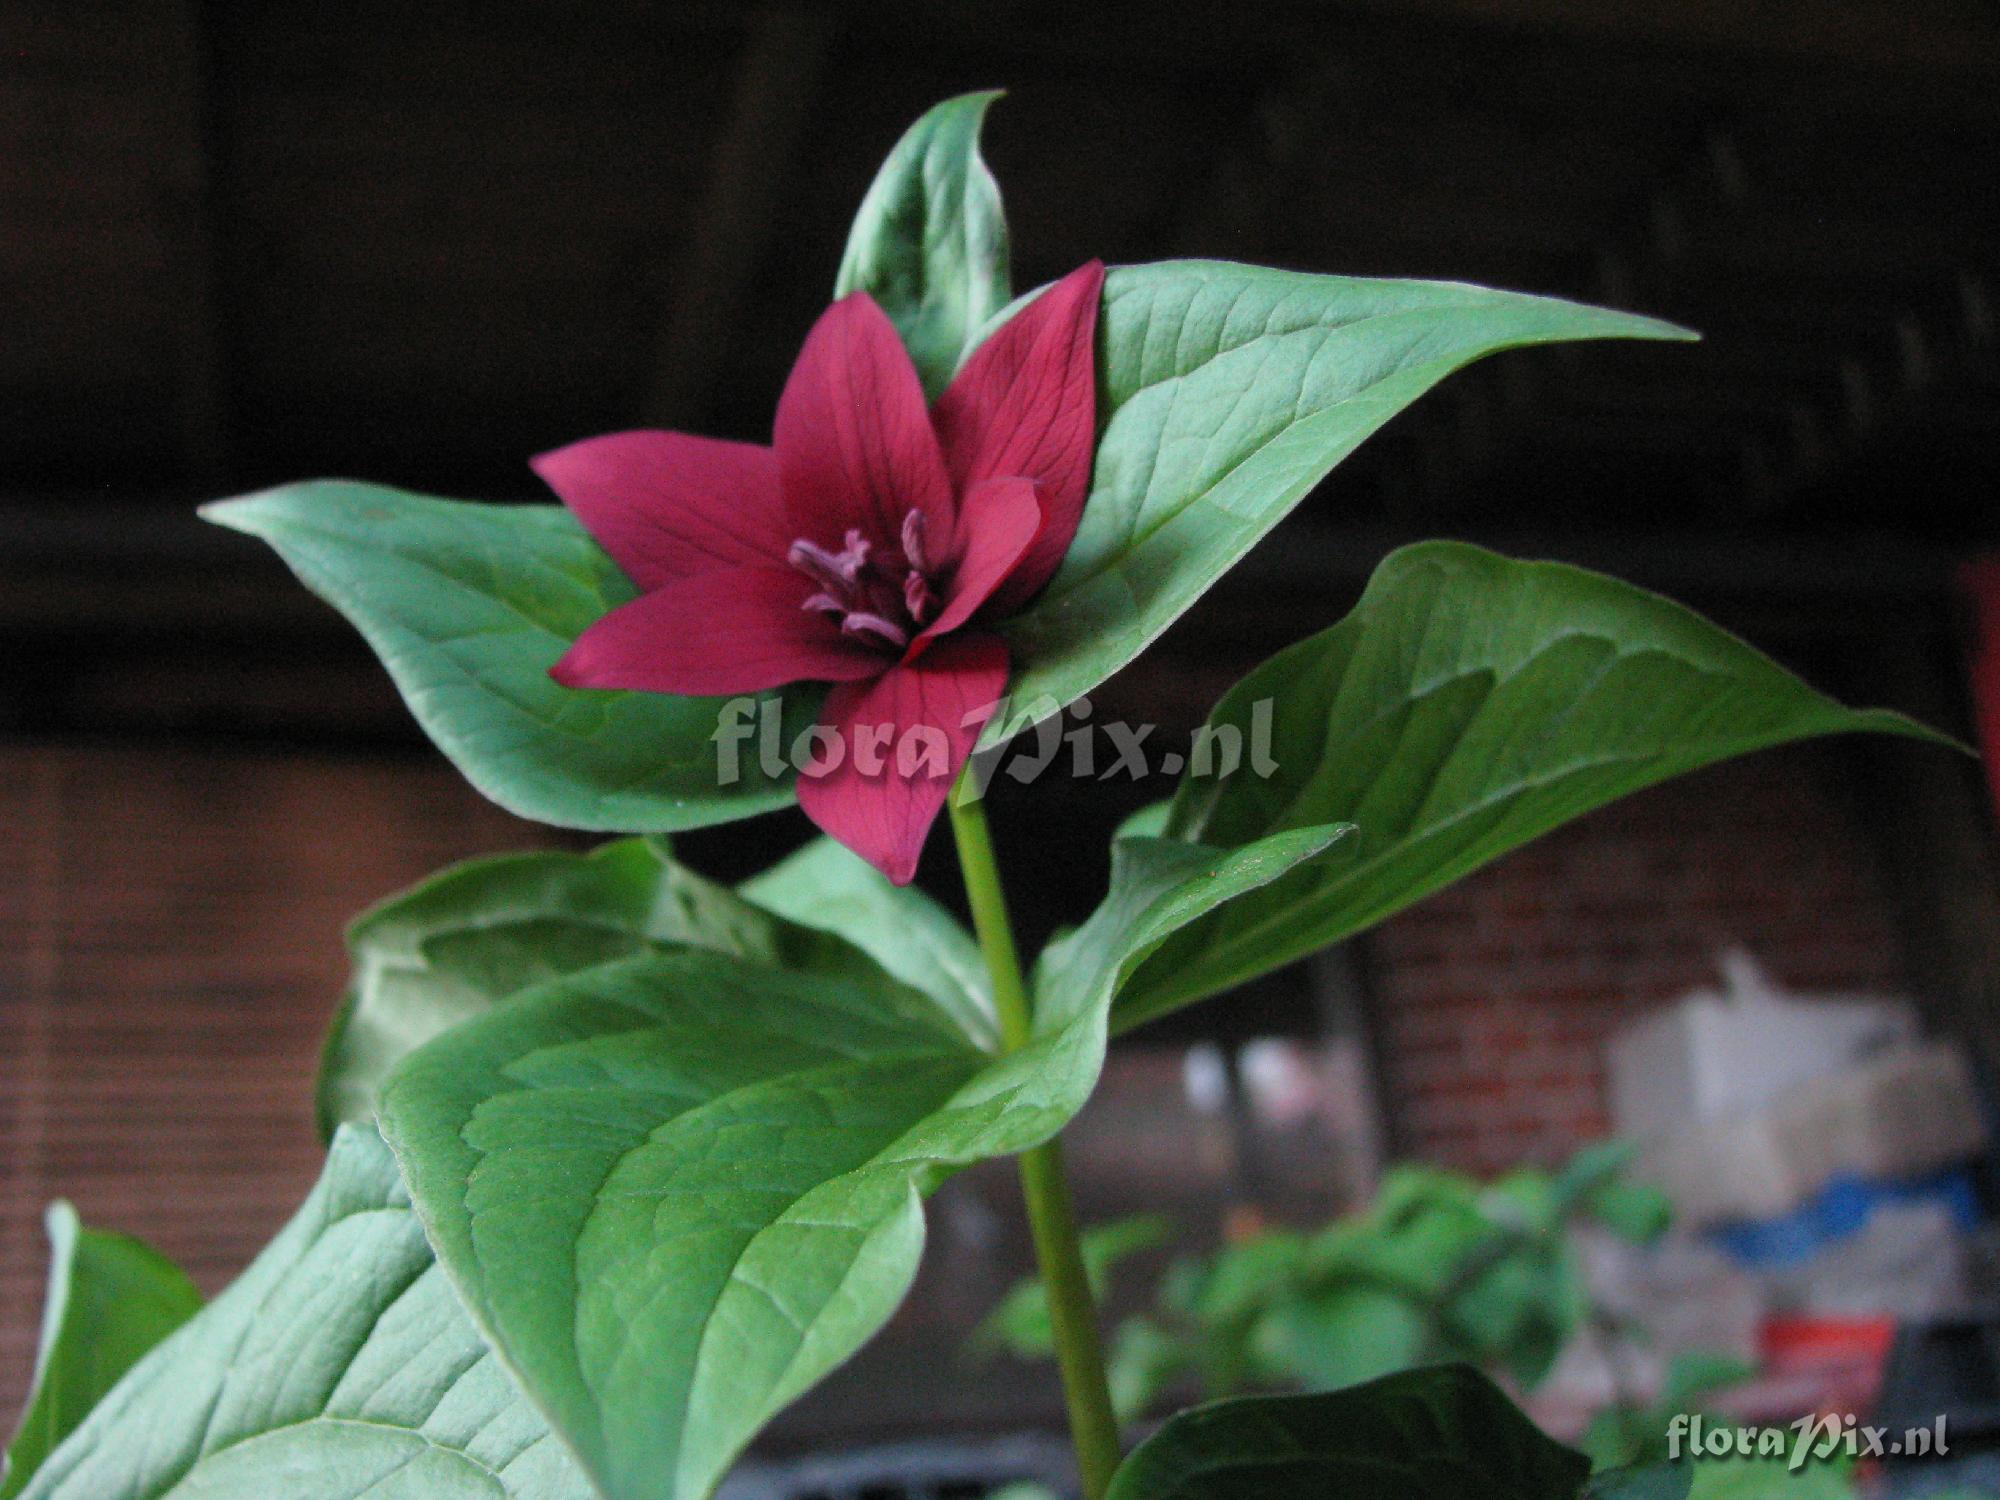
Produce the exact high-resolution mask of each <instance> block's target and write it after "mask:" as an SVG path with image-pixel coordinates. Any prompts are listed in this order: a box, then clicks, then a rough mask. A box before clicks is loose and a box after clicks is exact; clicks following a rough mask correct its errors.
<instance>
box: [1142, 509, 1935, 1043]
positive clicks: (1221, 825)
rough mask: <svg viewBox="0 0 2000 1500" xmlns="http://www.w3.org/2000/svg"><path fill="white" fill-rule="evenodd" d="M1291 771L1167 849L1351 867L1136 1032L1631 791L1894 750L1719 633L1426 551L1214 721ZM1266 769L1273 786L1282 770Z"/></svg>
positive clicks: (1909, 727) (1219, 937) (1623, 591)
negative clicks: (1732, 763) (1848, 739)
mask: <svg viewBox="0 0 2000 1500" xmlns="http://www.w3.org/2000/svg"><path fill="white" fill-rule="evenodd" d="M1260 724H1265V725H1268V735H1267V736H1266V738H1267V741H1268V743H1267V746H1266V751H1267V753H1268V755H1269V757H1270V759H1271V760H1272V761H1274V762H1275V769H1272V770H1270V774H1268V775H1261V774H1259V773H1258V770H1257V765H1256V761H1255V759H1254V758H1253V757H1252V756H1250V755H1249V754H1247V753H1246V755H1245V756H1244V759H1243V762H1242V764H1241V765H1240V766H1239V767H1238V768H1237V769H1236V771H1235V772H1234V773H1233V774H1229V775H1223V776H1217V777H1212V778H1206V779H1190V780H1188V781H1185V782H1184V783H1183V784H1182V786H1181V788H1180V790H1179V792H1178V794H1177V795H1176V796H1175V799H1174V803H1173V809H1172V812H1171V814H1170V815H1169V819H1168V832H1169V833H1170V834H1171V835H1172V836H1174V837H1178V838H1183V839H1189V840H1198V841H1200V842H1201V843H1202V844H1205V845H1215V846H1221V847H1229V846H1232V845H1235V844H1237V843H1240V842H1242V841H1245V840H1250V839H1259V838H1264V837H1266V836H1268V835H1270V834H1272V833H1276V832H1280V831H1283V830H1285V829H1289V828H1296V827H1299V826H1302V825H1320V824H1327V823H1334V822H1342V823H1351V824H1353V825H1354V826H1355V827H1356V828H1357V829H1358V832H1357V834H1356V836H1355V837H1353V838H1351V839H1349V840H1348V841H1347V844H1346V847H1345V849H1344V850H1343V851H1342V852H1341V854H1340V855H1338V856H1336V857H1335V858H1333V859H1330V860H1326V861H1322V862H1320V863H1318V864H1316V865H1313V866H1311V867H1309V868H1306V869H1303V870H1300V871H1297V872H1295V873H1293V874H1292V875H1290V876H1289V877H1287V878H1286V879H1284V880H1281V881H1277V882H1274V883H1273V884H1272V885H1271V886H1270V887H1269V888H1267V889H1266V890H1264V891H1262V892H1260V893H1259V894H1258V895H1257V896H1256V897H1254V898H1252V899H1249V900H1246V901H1242V902H1238V903H1236V904H1235V905H1233V906H1232V907H1231V908H1230V909H1229V910H1228V912H1226V913H1224V914H1221V915H1218V916H1215V917H1212V918H1210V919H1209V920H1207V921H1204V922H1202V923H1200V924H1197V925H1194V926H1191V927H1190V928H1189V929H1188V930H1187V931H1185V932H1183V933H1182V934H1181V935H1180V936H1178V937H1177V938H1176V939H1175V940H1174V941H1173V942H1171V943H1169V944H1167V945H1166V946H1165V947H1164V948H1163V949H1162V950H1161V951H1160V952H1159V953H1158V954H1156V955H1154V956H1153V958H1152V959H1151V960H1149V962H1148V963H1147V965H1146V967H1145V968H1144V969H1143V970H1142V971H1141V972H1140V973H1138V974H1137V975H1136V976H1134V978H1133V979H1132V981H1131V983H1130V984H1129V985H1128V986H1126V990H1125V993H1124V994H1123V995H1121V997H1120V999H1119V1004H1118V1013H1117V1017H1116V1023H1117V1025H1118V1027H1119V1028H1120V1029H1123V1028H1126V1027H1130V1026H1135V1025H1137V1024H1139V1023H1140V1022H1142V1021H1145V1020H1148V1019H1150V1018H1152V1017H1153V1016H1157V1015H1160V1014H1162V1013H1163V1012H1166V1011H1169V1010H1173V1009H1175V1008H1176V1007H1178V1006H1181V1005H1186V1004H1188V1003H1190V1002H1191V1001H1194V1000H1197V999H1200V998H1201V997H1203V996H1205V995H1210V994H1214V993H1216V992H1217V991H1219V990H1224V989H1228V988H1230V987H1232V986H1234V985H1237V984H1240V983H1242V982H1244V981H1245V980H1247V979H1250V978H1252V977H1254V976H1256V975H1258V974H1261V973H1265V972H1267V971H1268V970H1271V969H1274V968H1277V967H1278V966H1280V965H1282V964H1286V963H1289V962H1291V961H1292V960H1294V959H1297V958H1300V957H1302V956H1304V955H1305V954H1308V953H1310V952H1312V951H1313V950H1315V949H1317V948H1320V947H1323V946H1325V945H1326V944H1328V943H1332V942H1336V941H1338V940H1339V939H1341V938H1344V937H1348V936H1350V935H1352V934H1354V933H1357V932H1360V931H1362V930H1363V929H1364V928H1367V927H1370V926H1372V925H1373V924H1375V923H1377V922H1379V921H1381V920H1382V919H1383V918H1385V917H1387V916H1390V915H1392V914H1393V913H1395V912H1398V911H1400V910H1402V909H1403V908H1404V907H1406V906H1409V905H1411V904H1413V903H1415V902H1416V901H1418V900H1421V899H1422V898H1423V897H1425V896H1427V895H1429V894H1430V893H1431V892H1433V891H1435V890H1437V889H1439V888H1440V887H1442V886H1445V885H1448V884H1450V883H1451V882H1452V881H1454V880H1457V879H1458V878H1460V877H1461V876H1463V875H1466V874H1468V873H1470V872H1471V871H1473V870H1475V869H1477V868H1478V867H1479V866H1481V865H1483V864H1485V863H1487V862H1488V861H1489V860H1492V859H1494V858H1496V857H1498V856H1499V855H1501V854H1504V853H1506V852H1507V851H1508V850H1510V849H1514V848H1516V847H1518V846H1520V845H1521V844H1524V843H1526V842H1528V841H1529V840H1530V839H1533V838H1535V837H1536V836H1538V835H1540V834H1542V833H1546V832H1547V831H1548V830H1549V829H1551V828H1554V827H1556V826H1557V825H1559V824H1561V823H1564V822H1567V821H1569V820H1570V819H1572V818H1575V817H1578V816H1580V815H1582V814H1583V813H1586V812H1589V811H1590V810H1591V809H1593V808H1596V807H1600V806H1602V805H1603V804H1605V803H1607V802H1610V801H1612V800H1614V799H1616V798H1618V797H1621V796H1623V795H1625V794H1626V793H1628V792H1634V791H1637V790H1639V789H1640V788H1642V787H1647V786H1651V785H1653V784H1654V783H1656V782H1660V781H1664V780H1666V779H1667V778H1668V777H1671V776H1675V775H1678V774H1680V773H1682V772H1684V771H1692V770H1695V769H1697V768H1698V767H1701V766H1706V765H1710V764H1712V763H1714V762H1716V761H1720V760H1726V759H1728V758H1729V757H1731V756H1735V755H1742V754H1746V753H1748V752H1749V751H1752V750H1759V749H1763V748H1765V747H1767V746H1772V745H1780V744H1784V743H1786V742H1788V741H1792V740H1798V739H1805V738H1808V737H1811V736H1815V735H1827V734H1840V733H1851V732H1856V731H1864V730H1865V731H1880V732H1883V733H1890V734H1903V735H1911V736H1916V737H1920V738H1928V739H1933V740H1937V741H1939V742H1940V743H1945V744H1949V743H1951V742H1950V741H1948V740H1945V739H1944V737H1943V736H1940V735H1936V734H1934V733H1932V732H1931V731H1929V730H1927V729H1924V728H1923V727H1921V726H1920V725H1917V724H1915V723H1913V722H1911V721H1910V720H1908V719H1905V718H1903V717H1901V716H1899V715H1896V714H1892V713H1887V712H1883V711H1880V710H1869V711H1856V710H1851V709H1847V708H1843V707H1842V706H1841V705H1840V704H1838V703H1835V702H1834V701H1833V700H1832V699H1830V698H1827V697H1824V696H1822V695H1821V694H1819V693H1817V692H1814V691H1813V690H1812V689H1811V688H1809V687H1807V686H1806V685H1805V684H1804V683H1802V682H1800V681H1799V680H1798V679H1797V678H1796V677H1793V676H1792V675H1791V674H1790V673H1788V672H1786V671H1785V670H1784V669H1783V668H1781V667H1779V666H1778V665H1777V664H1776V663H1775V662H1773V661H1771V660H1770V659H1769V658H1768V657H1766V656H1763V655H1762V654H1760V653H1759V652H1756V651H1753V650H1752V649H1751V648H1750V647H1748V646H1746V645H1745V644H1743V643H1742V642H1741V641H1739V640H1737V639H1736V638H1735V637H1733V636H1731V635H1728V634H1726V633H1725V632H1723V631H1721V630H1718V629H1716V628H1715V627H1714V626H1713V625H1710V624H1709V623H1708V622H1706V621H1705V620H1703V619H1701V618H1700V617H1699V616H1698V615H1695V614H1693V613H1691V612H1690V611H1688V610H1685V609H1683V608H1681V607H1680V606H1679V605H1677V604H1673V603H1671V602H1669V601H1668V600H1665V599H1662V598H1660V597H1659V596H1658V595H1655V594H1649V593H1646V592H1645V591H1643V590H1641V589H1636V588H1633V587H1631V586H1630V585H1628V584H1623V583H1618V582H1616V581H1615V580H1613V579H1609V578H1605V577H1601V576H1600V575H1598V574H1595V573H1587V572H1584V571H1583V570H1581V569H1579V568H1572V567H1566V566H1563V565H1561V564H1557V563H1523V562H1512V561H1509V560H1508V559H1506V558H1502V557H1496V556H1495V555H1493V554H1492V553H1490V552H1485V551H1481V550H1480V549H1479V548H1476V547H1469V546H1464V545H1461V544H1458V543H1453V542H1429V543H1424V544H1421V545H1418V546H1414V547H1406V548H1404V549H1403V550H1401V551H1399V552H1397V553H1395V554H1393V555H1392V556H1391V557H1389V558H1388V559H1387V560H1386V561H1385V562H1384V563H1383V564H1382V566H1381V567H1380V568H1378V569H1377V570H1376V573H1375V576H1374V578H1373V579H1372V580H1371V581H1370V583H1369V585H1368V588H1367V591H1366V592H1365V593H1364V594H1363V595H1362V598H1361V601H1360V603H1359V604H1357V605H1356V606H1355V608H1354V612H1353V613H1352V614H1350V615H1349V616H1348V617H1347V618H1346V619H1345V620H1343V621H1341V622H1340V623H1339V624H1338V625H1335V626H1334V627H1333V628H1332V629H1330V630H1327V631H1324V632H1322V633H1321V634H1319V635H1316V636H1313V637H1311V638H1309V639H1307V640H1305V641H1301V642H1300V643H1299V644H1298V645H1296V646H1293V647H1290V648H1289V649H1287V650H1285V651H1282V652H1280V653H1279V654H1278V655H1277V656H1275V657H1273V658H1271V660H1270V661H1268V662H1266V663H1265V664H1264V665H1263V666H1261V667H1259V668H1258V669H1257V670H1256V671H1254V672H1252V673H1251V674H1250V675H1249V676H1248V677H1246V678H1244V679H1243V681H1241V682H1240V683H1238V684H1237V685H1236V686H1235V687H1234V688H1233V689H1231V690H1230V692H1229V693H1228V695H1227V696H1226V697H1224V699H1223V700H1222V703H1221V704H1220V705H1219V706H1218V707H1217V709H1216V711H1215V713H1214V714H1213V715H1212V716H1211V718H1210V720H1209V725H1210V729H1211V730H1212V731H1218V732H1219V731H1223V730H1233V731H1235V732H1236V733H1238V734H1241V735H1242V736H1244V741H1245V743H1246V744H1250V743H1254V742H1253V741H1252V740H1251V738H1250V737H1251V736H1252V735H1253V734H1256V733H1258V732H1259V726H1260ZM1267 769H1268V767H1267Z"/></svg>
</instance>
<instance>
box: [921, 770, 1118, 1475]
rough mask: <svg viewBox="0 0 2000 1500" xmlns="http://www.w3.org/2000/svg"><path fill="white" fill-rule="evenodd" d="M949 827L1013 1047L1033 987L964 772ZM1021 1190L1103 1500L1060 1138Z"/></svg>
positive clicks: (1028, 1028)
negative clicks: (1029, 984)
mask: <svg viewBox="0 0 2000 1500" xmlns="http://www.w3.org/2000/svg"><path fill="white" fill-rule="evenodd" d="M950 802H951V830H952V833H953V834H954V835H955V836H956V838H957V840H958V863H959V868H960V869H961V870H962V871H963V872H964V874H965V894H966V899H967V900H968V901H969V902H970V903H971V906H972V925H973V929H974V930H975V931H976V932H977V933H978V934H979V947H980V951H981V952H983V953H984V954H985V956H986V967H987V970H988V972H990V973H991V974H992V976H993V1004H994V1009H995V1010H996V1011H998V1013H999V1018H1000V1040H1001V1045H1002V1047H1003V1048H1004V1049H1005V1050H1006V1051H1008V1052H1014V1051H1017V1050H1019V1049H1020V1048H1021V1047H1024V1046H1026V1045H1027V1043H1028V1039H1029V1037H1030V1036H1032V1035H1033V1032H1034V1016H1033V1013H1032V1011H1031V1010H1030V1009H1029V1004H1028V988H1027V986H1026V984H1024V983H1023V982H1022V979H1021V956H1020V953H1019V951H1018V950H1017V949H1016V948H1015V946H1014V930H1013V924H1012V923H1011V922H1010V921H1009V920H1008V917H1007V898H1006V895H1005V893H1003V892H1002V890H1001V889H1000V867H999V865H998V864H997V863H996V862H995V860H994V858H993V838H992V834H991V833H990V832H989V831H988V829H987V826H986V809H985V807H984V806H983V805H982V804H981V803H980V801H979V800H978V796H977V793H976V792H975V791H974V790H973V789H972V786H971V783H970V782H969V780H968V779H967V778H965V777H961V778H960V779H959V783H958V785H957V786H956V787H954V788H953V789H952V794H951V799H950ZM1021 1192H1022V1195H1023V1196H1024V1197H1025V1198H1026V1199H1027V1203H1028V1228H1029V1230H1030V1232H1031V1233H1032V1234H1033V1236H1034V1241H1035V1260H1036V1262H1037V1263H1038V1264H1039V1265H1040V1267H1041V1272H1042V1285H1043V1286H1044V1287H1046V1288H1047V1289H1048V1298H1049V1321H1050V1325H1051V1327H1052V1328H1053V1330H1054V1332H1055V1345H1056V1363H1057V1365H1058V1366H1059V1367H1060V1368H1061V1370H1062V1382H1063V1398H1064V1400H1065V1401H1066V1402H1067V1403H1068V1405H1069V1431H1070V1441H1071V1442H1072V1443H1073V1444H1074V1445H1075V1448H1076V1462H1077V1468H1078V1470H1079V1471H1080V1473H1081V1474H1082V1476H1083V1494H1084V1500H1102V1497H1103V1495H1104V1492H1105V1490H1106V1489H1108V1488H1109V1487H1110V1484H1111V1475H1112V1473H1113V1472H1114V1471H1115V1470H1116V1469H1117V1467H1118V1462H1119V1459H1120V1457H1121V1456H1122V1454H1121V1450H1120V1448H1119V1445H1118V1419H1117V1417H1116V1416H1114V1415H1113V1414H1112V1410H1111V1386H1110V1383H1109V1382H1108V1381H1107V1380H1106V1379H1105V1375H1104V1350H1103V1347H1102V1345H1101V1344H1100V1343H1099V1341H1098V1331H1097V1308H1096V1306H1095V1305H1094V1304H1093V1302H1092V1300H1091V1296H1090V1279H1089V1277H1088V1275H1087V1274H1086V1273H1085V1271H1084V1267H1083V1252H1082V1250H1081V1249H1080V1248H1079V1246H1078V1244H1077V1236H1076V1210H1075V1208H1074V1206H1073V1205H1072V1203H1071V1201H1070V1193H1069V1181H1068V1179H1067V1178H1065V1177H1064V1176H1063V1158H1062V1143H1061V1142H1060V1141H1055V1140H1052V1141H1048V1142H1046V1143H1044V1144H1043V1145H1040V1146H1037V1147H1035V1148H1034V1149H1033V1150H1031V1151H1025V1152H1023V1153H1022V1154H1021Z"/></svg>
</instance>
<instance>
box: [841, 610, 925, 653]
mask: <svg viewBox="0 0 2000 1500" xmlns="http://www.w3.org/2000/svg"><path fill="white" fill-rule="evenodd" d="M840 628H841V631H842V633H843V634H846V635H872V636H875V637H877V638H878V639H880V640H881V641H882V642H884V643H885V644H887V645H890V646H894V647H896V648H897V649H899V650H900V649H901V648H902V647H904V646H907V645H909V644H910V638H909V637H908V636H907V635H905V634H904V633H903V630H902V628H901V627H900V626H898V625H896V624H894V623H892V622H891V621H888V620H885V619H883V618H882V617H881V616H880V615H871V614H868V613H867V612H866V611H863V610H858V609H857V610H854V611H853V612H852V613H850V614H849V615H848V617H847V618H846V619H844V620H842V621H841V622H840Z"/></svg>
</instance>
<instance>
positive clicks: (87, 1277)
mask: <svg viewBox="0 0 2000 1500" xmlns="http://www.w3.org/2000/svg"><path fill="white" fill-rule="evenodd" d="M47 1222H48V1232H49V1284H48V1291H47V1293H46V1301H45V1302H44V1304H43V1307H42V1341H41V1348H40V1351H39V1352H38V1353H37V1354H36V1356H35V1382H34V1386H33V1388H32V1389H31V1391H30V1392H29V1395H28V1402H27V1406H26V1408H25V1409H24V1410H23V1411H22V1414H21V1422H20V1426H19V1428H18V1429H17V1430H16V1432H15V1433H14V1440H13V1442H12V1443H10V1444H9V1445H8V1448H7V1453H6V1458H5V1460H4V1464H0V1500H14V1497H15V1496H16V1495H18V1494H20V1493H21V1491H22V1489H23V1488H25V1487H26V1485H27V1483H28V1481H29V1480H31V1479H32V1478H34V1476H35V1471H36V1470H37V1469H38V1468H40V1467H41V1465H42V1461H43V1460H44V1459H46V1458H47V1457H48V1456H49V1454H50V1453H51V1452H53V1451H54V1450H55V1448H56V1446H57V1445H58V1444H60V1443H61V1442H62V1440H63V1439H64V1438H65V1437H67V1436H68V1435H69V1433H70V1432H71V1430H72V1429H74V1428H75V1427H76V1425H77V1424H78V1423H79V1422H81V1421H82V1420H83V1419H84V1418H85V1417H87V1416H88V1415H89V1414H90V1411H91V1408H92V1407H94V1406H96V1405H97V1403H98V1402H99V1401H101V1400H102V1399H103V1398H104V1394H105V1392H107V1391H109V1390H110V1389H111V1388H112V1387H113V1386H114V1385H116V1384H117V1383H118V1379H119V1377H120V1376H122V1375H123V1374H124V1373H125V1372H126V1371H127V1370H129V1369H131V1368H132V1366H133V1365H135V1364H137V1363H138V1362H139V1359H140V1357H141V1356H142V1355H144V1354H145V1353H146V1351H147V1350H148V1349H151V1348H152V1347H153V1346H154V1345H155V1344H157V1343H159V1341H160V1340H161V1339H163V1338H165V1337H166V1336H167V1335H168V1334H170V1333H172V1332H173V1331H174V1330H175V1329H176V1328H178V1327H180V1326H181V1324H183V1323H185V1322H186V1321H187V1320H188V1319H189V1318H191V1317H193V1316H194V1313H195V1310H196V1309H197V1308H199V1307H200V1306H201V1293H200V1292H198V1291H196V1290H195V1286H194V1283H193V1282H191V1281H189V1280H188V1279H187V1275H186V1273H185V1272H183V1271H182V1270H181V1268H180V1267H179V1266H177V1265H175V1264H174V1263H173V1262H172V1261H170V1260H168V1259H167V1258H166V1257H165V1256H164V1255H161V1254H160V1253H159V1252H158V1251H157V1250H154V1249H153V1248H152V1247H151V1246H149V1245H145V1244H142V1243H140V1242H139V1241H138V1240H135V1239H133V1238H131V1237H130V1236H129V1235H123V1234H111V1233H108V1232H106V1231H104V1230H101V1229H86V1228H85V1227H84V1226H83V1223H82V1221H81V1220H79V1219H78V1218H77V1216H76V1210H75V1209H73V1208H71V1207H70V1206H69V1204H67V1203H61V1202H57V1203H52V1204H50V1205H49V1212H48V1220H47Z"/></svg>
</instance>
